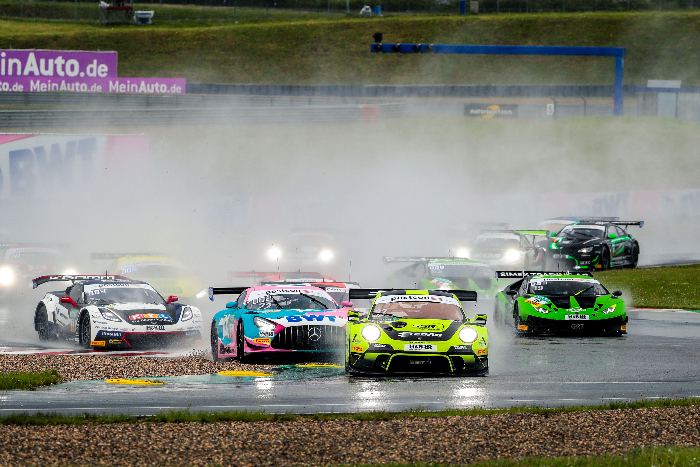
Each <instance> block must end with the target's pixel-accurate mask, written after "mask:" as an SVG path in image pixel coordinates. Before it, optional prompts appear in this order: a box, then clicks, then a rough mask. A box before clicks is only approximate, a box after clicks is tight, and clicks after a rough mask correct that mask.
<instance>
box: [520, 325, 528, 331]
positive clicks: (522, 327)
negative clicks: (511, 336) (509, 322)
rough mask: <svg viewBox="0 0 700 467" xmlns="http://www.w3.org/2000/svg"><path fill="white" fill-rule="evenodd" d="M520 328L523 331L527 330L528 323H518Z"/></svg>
mask: <svg viewBox="0 0 700 467" xmlns="http://www.w3.org/2000/svg"><path fill="white" fill-rule="evenodd" d="M518 329H519V330H521V331H527V324H518Z"/></svg>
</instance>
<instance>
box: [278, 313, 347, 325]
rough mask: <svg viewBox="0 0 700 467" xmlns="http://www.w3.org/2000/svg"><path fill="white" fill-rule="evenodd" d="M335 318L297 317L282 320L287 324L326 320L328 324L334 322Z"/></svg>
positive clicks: (328, 316) (323, 316)
mask: <svg viewBox="0 0 700 467" xmlns="http://www.w3.org/2000/svg"><path fill="white" fill-rule="evenodd" d="M335 318H336V317H335V316H331V315H311V314H307V315H297V316H287V317H286V318H284V319H285V320H286V321H287V322H288V323H301V322H302V321H323V320H324V319H328V321H330V322H335Z"/></svg>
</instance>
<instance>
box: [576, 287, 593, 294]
mask: <svg viewBox="0 0 700 467" xmlns="http://www.w3.org/2000/svg"><path fill="white" fill-rule="evenodd" d="M593 287H595V285H592V286H590V287H586V288H585V289H583V290H579V291H578V292H576V293H575V294H574V296H576V295H578V294H580V293H583V292H587V291H589V290H591V289H592V288H593Z"/></svg>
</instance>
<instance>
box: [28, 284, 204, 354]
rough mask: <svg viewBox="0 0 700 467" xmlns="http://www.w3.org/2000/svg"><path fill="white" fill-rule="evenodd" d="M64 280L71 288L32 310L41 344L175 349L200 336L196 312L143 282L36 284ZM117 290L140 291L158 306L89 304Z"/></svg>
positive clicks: (49, 296) (51, 295)
mask: <svg viewBox="0 0 700 467" xmlns="http://www.w3.org/2000/svg"><path fill="white" fill-rule="evenodd" d="M46 277H48V278H50V279H46ZM86 278H87V279H86ZM66 280H71V281H73V285H71V286H70V287H69V288H68V289H66V291H65V292H64V291H58V292H48V293H47V294H45V295H44V298H42V300H41V301H40V302H39V304H38V305H37V307H36V311H35V317H34V327H35V329H36V330H37V332H38V333H39V338H40V339H42V340H50V339H57V338H63V339H67V340H72V341H75V342H76V343H78V344H80V345H82V346H84V347H94V348H114V347H117V348H122V349H123V348H134V347H139V346H141V345H142V344H150V343H153V344H161V345H177V344H180V343H182V342H184V341H187V340H192V339H199V338H201V329H202V313H201V312H200V310H199V308H197V307H194V306H190V305H183V304H179V303H177V302H176V300H171V303H166V301H165V300H163V299H162V297H160V295H158V293H157V292H156V291H155V290H154V289H153V288H152V287H151V286H150V285H149V284H147V283H145V282H141V281H134V280H129V279H127V278H120V277H119V276H45V277H44V278H37V279H35V280H34V284H35V287H36V286H37V285H39V284H41V283H43V282H48V281H66ZM75 287H78V289H77V290H75V289H74V288H75ZM117 287H119V288H122V289H124V288H126V289H131V291H133V289H138V290H139V291H141V292H143V293H147V294H148V296H149V297H155V298H156V300H154V301H158V302H160V301H162V303H153V302H152V303H142V302H138V301H127V302H123V303H120V302H118V301H113V300H110V303H104V304H96V303H92V302H94V301H95V300H93V298H94V297H97V298H98V299H99V298H101V297H99V295H100V294H103V296H108V295H104V294H105V293H107V291H108V290H111V289H116V288H117ZM120 292H121V291H120ZM157 298H160V300H157ZM76 305H77V306H76Z"/></svg>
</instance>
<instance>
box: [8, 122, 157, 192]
mask: <svg viewBox="0 0 700 467" xmlns="http://www.w3.org/2000/svg"><path fill="white" fill-rule="evenodd" d="M147 157H148V135H53V134H7V133H4V134H0V199H3V198H9V197H26V196H34V195H46V194H48V193H56V191H55V190H57V189H59V188H61V187H63V188H65V187H69V186H71V183H72V182H73V183H77V184H80V185H85V184H86V183H90V182H95V181H99V179H100V177H101V176H102V175H103V174H104V173H105V172H107V171H109V172H113V171H115V170H118V169H120V168H124V167H127V166H132V165H134V163H135V162H143V161H144V159H146V158H147ZM108 169H111V170H108ZM95 183H97V182H95Z"/></svg>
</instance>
